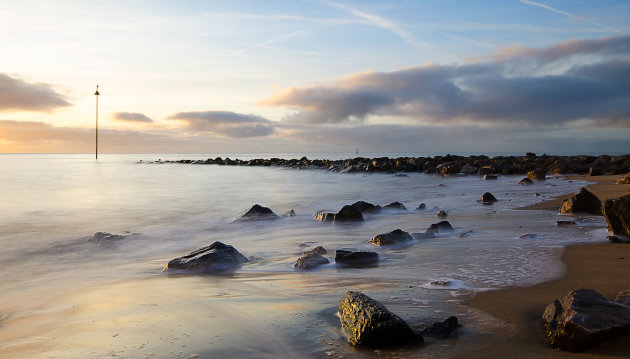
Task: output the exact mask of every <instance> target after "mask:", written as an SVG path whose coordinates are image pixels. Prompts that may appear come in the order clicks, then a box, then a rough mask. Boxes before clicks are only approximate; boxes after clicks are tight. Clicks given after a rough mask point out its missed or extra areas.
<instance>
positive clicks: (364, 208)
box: [352, 201, 382, 213]
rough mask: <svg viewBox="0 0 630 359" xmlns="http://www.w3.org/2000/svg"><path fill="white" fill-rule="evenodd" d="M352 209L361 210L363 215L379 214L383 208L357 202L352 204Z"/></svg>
mask: <svg viewBox="0 0 630 359" xmlns="http://www.w3.org/2000/svg"><path fill="white" fill-rule="evenodd" d="M352 207H354V208H356V209H357V210H359V212H361V213H377V212H379V211H380V210H381V209H382V207H381V206H379V205H375V204H372V203H369V202H365V201H356V202H354V203H353V204H352Z"/></svg>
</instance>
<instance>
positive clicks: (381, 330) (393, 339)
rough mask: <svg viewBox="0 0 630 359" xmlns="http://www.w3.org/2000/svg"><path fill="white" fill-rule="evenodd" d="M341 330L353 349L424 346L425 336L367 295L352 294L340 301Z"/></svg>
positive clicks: (350, 292)
mask: <svg viewBox="0 0 630 359" xmlns="http://www.w3.org/2000/svg"><path fill="white" fill-rule="evenodd" d="M339 318H340V320H341V328H342V330H343V332H344V334H345V335H346V337H347V338H348V341H349V342H350V344H352V345H353V346H365V347H372V348H377V347H386V346H391V345H396V344H405V343H410V342H417V343H422V341H423V337H422V335H420V334H418V333H415V332H414V331H413V330H412V329H411V327H409V325H408V324H407V322H405V321H404V320H403V319H401V318H400V317H399V316H397V315H396V314H394V313H392V312H390V311H389V310H387V308H385V306H384V305H383V304H381V303H379V302H377V301H376V300H374V299H372V298H370V297H368V296H367V295H365V294H363V293H360V292H355V291H349V292H347V293H346V294H344V296H343V297H342V298H341V300H340V301H339Z"/></svg>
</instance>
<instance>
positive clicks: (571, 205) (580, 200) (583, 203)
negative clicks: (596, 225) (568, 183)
mask: <svg viewBox="0 0 630 359" xmlns="http://www.w3.org/2000/svg"><path fill="white" fill-rule="evenodd" d="M560 213H590V214H595V215H601V214H602V201H600V200H599V198H597V196H596V195H594V194H592V193H591V192H590V191H589V190H587V189H586V188H584V187H582V188H580V191H579V192H578V193H576V194H574V195H573V197H571V198H570V199H567V200H566V201H564V203H563V204H562V207H560Z"/></svg>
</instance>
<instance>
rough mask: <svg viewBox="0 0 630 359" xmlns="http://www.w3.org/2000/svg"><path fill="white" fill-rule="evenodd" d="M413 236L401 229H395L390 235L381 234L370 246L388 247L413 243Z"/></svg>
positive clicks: (375, 237) (371, 241) (373, 239)
mask: <svg viewBox="0 0 630 359" xmlns="http://www.w3.org/2000/svg"><path fill="white" fill-rule="evenodd" d="M412 239H413V238H411V235H410V234H409V233H407V232H405V231H403V230H401V229H395V230H393V231H391V232H389V233H384V234H379V235H377V236H374V237H372V239H370V244H373V245H375V246H388V245H392V244H399V243H404V242H408V241H411V240H412Z"/></svg>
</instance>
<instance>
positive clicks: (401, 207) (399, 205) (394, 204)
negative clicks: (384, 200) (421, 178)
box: [383, 202, 407, 211]
mask: <svg viewBox="0 0 630 359" xmlns="http://www.w3.org/2000/svg"><path fill="white" fill-rule="evenodd" d="M383 208H384V209H397V210H400V211H405V210H407V207H405V205H404V204H402V203H400V202H392V203H390V204H388V205H385V206H383Z"/></svg>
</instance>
